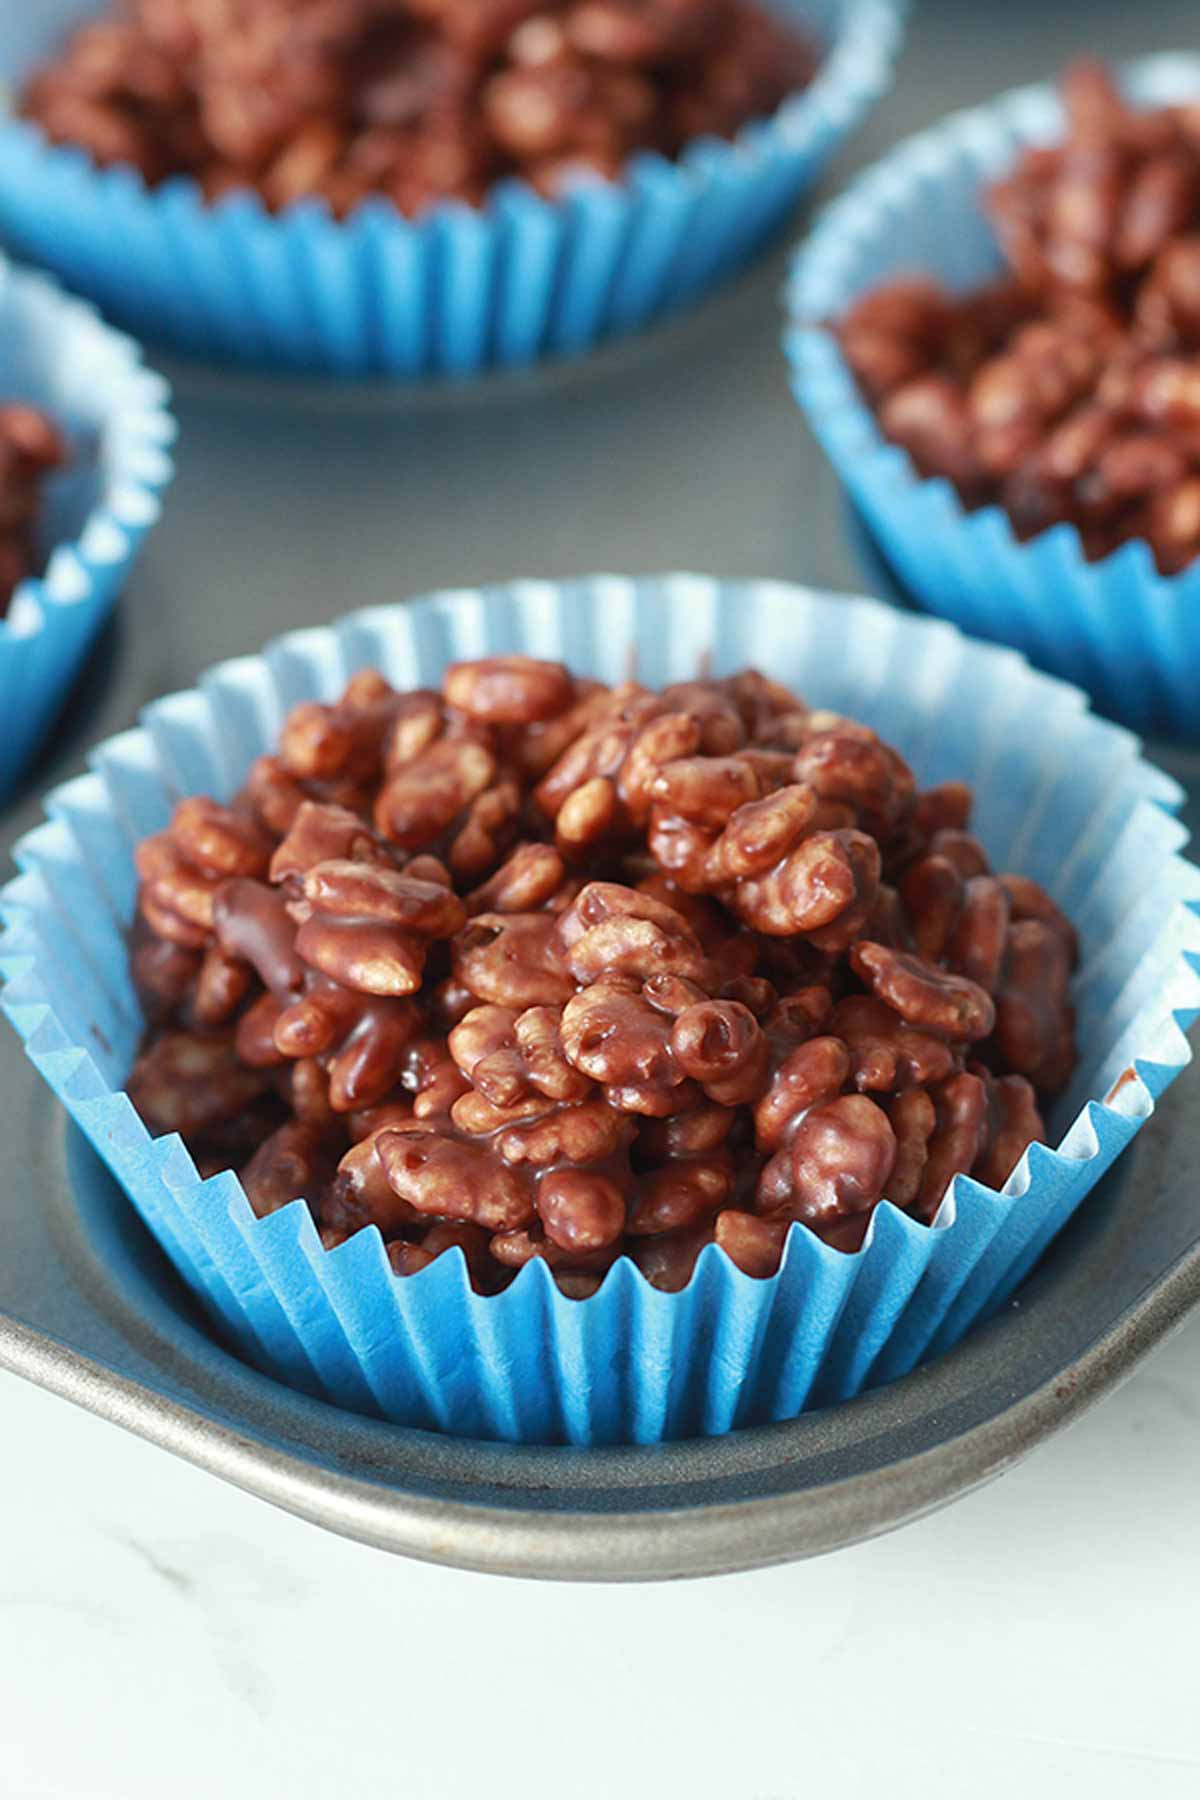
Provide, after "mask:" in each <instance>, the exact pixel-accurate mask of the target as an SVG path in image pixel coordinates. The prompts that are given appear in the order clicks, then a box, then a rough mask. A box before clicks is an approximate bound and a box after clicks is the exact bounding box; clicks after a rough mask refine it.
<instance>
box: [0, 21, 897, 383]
mask: <svg viewBox="0 0 1200 1800" xmlns="http://www.w3.org/2000/svg"><path fill="white" fill-rule="evenodd" d="M771 3H773V4H774V5H775V7H776V9H777V10H779V11H780V12H782V13H783V14H784V15H785V16H787V17H790V18H794V19H795V20H796V22H797V23H798V24H799V25H800V26H801V27H802V28H803V27H807V29H808V31H809V34H810V35H811V36H814V37H815V38H816V39H817V41H818V43H819V45H820V47H821V48H822V49H823V51H824V55H823V59H822V62H821V66H820V68H819V70H818V72H817V74H816V77H815V78H814V80H813V82H812V84H811V85H810V86H809V87H808V88H806V89H805V90H804V91H803V92H801V93H799V94H797V95H795V96H794V97H793V98H791V99H790V100H787V101H785V102H784V104H783V106H782V107H781V108H780V109H779V111H778V112H777V113H776V114H775V115H774V116H773V117H772V118H771V119H768V120H765V121H759V122H756V123H753V124H750V125H747V126H746V127H745V128H744V129H743V130H742V131H741V132H740V133H739V135H738V137H737V139H736V140H735V141H734V142H732V143H725V142H723V141H720V140H717V139H703V140H698V141H697V142H696V143H695V144H692V145H689V146H688V147H687V149H686V150H685V151H684V153H683V155H682V156H681V157H680V158H679V159H678V161H675V162H671V161H668V160H666V159H665V158H663V157H661V156H658V155H650V154H644V155H641V156H638V157H636V158H634V159H633V161H632V162H631V163H630V165H629V168H628V170H627V173H626V177H625V179H624V180H623V181H621V182H620V183H612V182H604V181H595V182H590V183H588V184H587V185H585V186H581V187H580V188H579V189H578V190H577V191H576V192H575V193H573V194H572V195H571V196H570V197H569V198H567V199H564V200H562V201H558V202H553V201H549V200H544V199H542V198H540V197H539V196H538V195H537V194H536V193H535V192H534V190H533V189H532V188H531V187H529V186H528V185H527V184H526V183H524V182H520V181H509V182H504V183H502V184H500V185H499V186H498V187H497V188H496V189H495V191H494V193H493V194H492V196H491V197H490V198H489V201H488V203H487V204H486V205H485V206H484V207H482V208H480V209H478V210H477V209H475V208H471V207H468V206H464V205H461V204H458V203H453V204H450V203H447V204H443V205H439V206H436V207H434V208H433V209H431V210H430V211H429V212H428V213H427V214H426V215H425V216H424V217H423V218H422V219H420V220H419V221H412V220H408V219H406V218H404V217H403V216H402V215H401V214H400V213H399V212H398V211H397V210H396V208H395V207H394V206H392V205H391V204H390V203H389V202H387V201H384V200H382V199H378V200H369V201H367V202H366V203H365V204H364V205H362V206H361V207H359V208H358V209H356V211H355V212H354V213H353V214H352V215H351V216H350V218H349V219H348V220H346V221H344V222H339V221H337V220H335V219H334V218H332V217H331V215H330V213H329V211H328V209H327V208H326V207H325V206H324V205H322V204H318V203H316V202H301V203H299V204H297V205H295V206H291V207H288V208H286V209H285V210H284V211H282V212H280V213H279V214H277V215H273V214H271V213H269V212H267V211H266V210H265V209H264V207H263V205H262V203H261V202H260V201H259V199H258V198H257V197H256V196H255V195H253V194H251V193H248V192H247V193H245V194H234V195H229V196H227V197H225V198H223V199H222V200H220V201H218V202H217V203H216V204H215V205H211V206H210V205H209V204H208V203H207V202H206V201H205V200H204V198H203V196H202V194H201V192H200V189H199V187H198V186H197V184H196V183H195V182H194V181H191V180H186V179H183V178H176V179H175V180H171V181H168V182H166V183H164V184H163V185H161V186H159V187H154V188H147V187H146V185H145V183H144V182H143V181H142V179H141V177H140V176H139V175H138V174H137V173H136V172H135V171H134V170H133V169H132V168H128V167H117V168H113V169H107V170H103V169H99V168H97V167H96V165H95V164H94V163H93V162H91V160H90V159H89V158H88V157H87V156H85V155H84V154H83V153H82V152H80V151H77V150H74V149H71V148H69V147H62V146H52V145H50V144H49V143H48V142H47V140H46V139H45V137H44V136H43V134H42V133H41V132H40V131H39V130H38V129H37V128H36V127H35V126H33V125H31V124H29V123H27V122H25V121H22V120H19V119H14V118H11V117H10V118H9V119H8V121H7V122H6V123H0V239H3V241H4V242H6V243H7V244H8V246H9V247H10V248H12V249H14V250H15V251H17V252H18V253H19V254H21V255H23V256H25V257H27V258H28V259H29V260H30V261H32V262H38V263H41V264H43V265H44V266H46V267H47V268H50V269H53V270H54V271H55V272H56V273H57V274H58V275H60V276H61V277H62V279H63V280H64V281H66V282H67V283H68V285H69V286H71V287H72V288H74V289H76V290H77V291H78V292H79V293H82V294H86V295H87V296H88V297H89V298H90V299H92V300H95V301H96V303H97V304H98V305H99V306H101V307H102V308H103V309H104V311H105V312H106V314H107V315H108V316H109V317H110V318H112V319H114V320H116V321H117V322H118V323H119V324H122V325H124V326H126V327H127V328H128V329H130V330H133V331H136V332H138V333H139V335H141V336H143V337H145V338H147V339H149V340H152V341H153V342H154V343H156V344H163V345H166V346H169V347H170V348H173V349H178V350H182V351H184V352H187V353H189V354H192V355H196V356H201V357H205V358H207V359H210V360H219V361H235V362H242V363H251V364H256V365H260V366H275V367H278V368H286V369H292V370H303V371H306V372H312V373H316V372H323V373H327V374H332V375H342V376H369V375H383V376H389V377H417V376H430V375H441V376H458V377H463V376H469V375H473V374H476V373H478V372H479V371H481V370H483V369H488V368H517V367H521V366H523V365H526V364H529V363H532V362H534V361H535V360H537V359H538V358H540V357H543V356H568V355H571V354H575V353H578V352H580V351H584V350H587V349H589V348H590V347H591V346H592V345H593V344H596V343H599V342H600V341H602V340H604V339H608V338H614V337H618V336H621V335H623V334H625V333H628V332H631V331H634V330H636V329H637V328H639V327H641V326H643V325H645V324H647V323H649V322H650V321H651V320H654V319H658V318H662V317H665V316H666V315H668V314H670V313H673V312H677V311H679V310H680V309H682V308H684V307H685V306H687V305H689V304H690V303H692V302H693V301H696V300H698V299H699V298H700V297H701V296H702V295H704V294H705V293H707V292H709V291H710V290H712V289H713V288H715V287H717V286H718V285H719V284H720V283H722V282H723V281H725V280H727V279H728V278H729V277H730V276H732V275H733V274H735V273H736V272H737V271H738V270H739V269H741V268H743V267H744V266H745V265H746V264H747V263H748V262H749V261H750V260H751V259H752V258H753V257H754V256H755V255H756V254H757V253H758V252H759V251H760V250H761V249H763V248H764V247H765V245H766V244H767V243H769V242H770V240H771V238H772V237H773V236H774V235H775V234H776V233H777V232H778V231H779V230H781V228H782V227H783V226H784V225H785V223H786V221H787V219H788V217H789V215H790V214H791V212H792V210H793V208H794V206H795V204H796V202H797V200H798V199H799V197H800V195H801V194H802V193H803V192H804V191H805V189H806V188H808V187H809V186H810V185H811V184H812V182H813V181H815V180H816V178H817V176H818V175H819V174H820V172H821V170H822V169H823V168H824V167H825V164H826V163H827V162H828V160H829V158H830V157H831V156H832V154H833V152H834V150H835V149H836V148H837V146H838V145H839V144H840V143H841V141H842V140H843V138H844V137H845V136H846V135H847V134H848V133H849V132H850V131H851V130H852V129H853V127H854V126H855V125H856V124H857V123H858V121H859V120H860V119H861V118H862V116H863V114H864V113H865V112H866V110H867V108H868V107H869V106H870V105H871V103H872V102H873V101H874V100H875V99H877V98H878V96H879V95H880V94H881V93H882V91H883V89H884V88H885V87H886V85H887V82H888V80H889V78H890V75H891V69H892V64H893V62H894V59H895V56H896V53H897V50H898V47H899V43H900V38H901V35H902V26H903V15H904V10H905V6H906V4H907V0H771ZM101 10H102V0H37V4H36V5H18V6H14V7H12V8H11V9H10V8H8V7H5V8H4V9H3V12H4V16H3V17H0V88H7V89H8V91H9V94H10V96H11V95H12V94H15V93H16V92H17V91H19V87H20V84H21V81H22V80H23V78H24V76H25V75H26V74H27V73H28V71H29V69H30V68H31V67H33V66H34V64H36V63H37V62H39V61H41V60H42V59H44V58H45V57H46V56H48V55H49V54H51V53H52V52H53V50H54V49H55V47H56V46H57V45H58V44H59V43H60V42H61V41H62V39H63V38H64V36H65V35H66V33H67V32H68V31H69V30H70V29H72V28H73V27H74V26H76V25H78V24H79V23H81V22H82V21H84V20H86V19H87V18H89V17H93V16H95V15H96V14H97V13H99V12H100V11H101ZM10 13H11V15H12V16H10ZM0 99H2V94H0Z"/></svg>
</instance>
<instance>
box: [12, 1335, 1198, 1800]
mask: <svg viewBox="0 0 1200 1800" xmlns="http://www.w3.org/2000/svg"><path fill="white" fill-rule="evenodd" d="M0 1442H3V1445H4V1467H5V1470H6V1479H5V1480H4V1482H3V1483H2V1484H0V1544H2V1545H3V1551H2V1552H0V1795H3V1796H5V1800H166V1797H168V1796H169V1800H201V1797H204V1800H209V1797H210V1796H221V1797H222V1800H242V1797H243V1796H246V1797H249V1796H254V1797H255V1800H260V1797H261V1796H275V1795H286V1796H288V1800H326V1797H327V1796H330V1795H333V1794H339V1795H354V1796H356V1797H357V1796H371V1797H373V1796H376V1795H385V1794H386V1795H389V1796H390V1795H393V1794H395V1795H402V1796H403V1800H467V1797H471V1800H474V1797H475V1796H480V1795H486V1796H488V1800H508V1796H513V1797H514V1800H515V1797H516V1796H531V1797H534V1800H540V1797H541V1796H550V1795H555V1796H559V1795H563V1796H568V1795H569V1796H570V1800H613V1797H615V1796H620V1795H627V1796H631V1797H632V1800H642V1797H643V1796H645V1797H647V1800H648V1797H649V1796H657V1795H660V1794H661V1795H680V1796H687V1797H688V1800H800V1797H801V1796H802V1795H803V1796H806V1797H807V1796H808V1795H810V1794H812V1793H813V1792H814V1791H817V1792H819V1793H821V1794H823V1795H834V1796H837V1800H842V1797H843V1796H860V1795H861V1796H871V1797H872V1800H873V1797H874V1796H876V1795H877V1794H880V1793H886V1795H887V1796H888V1800H907V1797H908V1796H910V1795H911V1796H913V1800H918V1797H919V1800H937V1797H940V1796H942V1795H945V1796H947V1797H949V1796H954V1797H955V1800H958V1797H959V1796H966V1795H970V1796H971V1800H1011V1796H1012V1795H1013V1794H1014V1792H1015V1793H1016V1794H1018V1795H1033V1796H1037V1797H1040V1796H1043V1795H1051V1794H1054V1795H1058V1794H1059V1793H1066V1792H1073V1793H1080V1794H1086V1795H1087V1796H1088V1797H1089V1800H1130V1797H1132V1796H1136V1797H1137V1800H1195V1796H1196V1795H1197V1794H1200V1707H1198V1706H1197V1671H1200V1533H1198V1531H1197V1508H1196V1496H1197V1494H1198V1493H1200V1321H1197V1322H1195V1323H1193V1324H1191V1325H1190V1326H1189V1327H1187V1328H1185V1329H1184V1330H1183V1331H1182V1332H1181V1333H1179V1334H1178V1335H1177V1336H1176V1337H1175V1338H1174V1339H1173V1340H1172V1341H1171V1342H1170V1343H1169V1344H1167V1345H1166V1346H1165V1348H1164V1349H1162V1350H1161V1351H1160V1352H1159V1354H1158V1355H1157V1356H1156V1357H1155V1358H1154V1359H1153V1360H1152V1361H1151V1362H1150V1363H1148V1364H1147V1365H1145V1366H1144V1367H1143V1369H1142V1370H1140V1371H1139V1373H1138V1374H1137V1375H1136V1376H1135V1377H1134V1379H1133V1380H1132V1381H1131V1382H1129V1383H1128V1384H1127V1385H1126V1386H1125V1387H1124V1388H1123V1389H1122V1390H1121V1391H1120V1392H1119V1393H1118V1394H1116V1395H1115V1396H1113V1397H1112V1398H1110V1399H1109V1400H1107V1401H1106V1402H1105V1403H1104V1404H1102V1405H1101V1406H1100V1407H1098V1408H1096V1409H1095V1410H1094V1411H1093V1412H1091V1413H1090V1414H1088V1415H1087V1416H1086V1417H1085V1418H1084V1419H1083V1420H1082V1421H1081V1422H1080V1423H1079V1424H1077V1425H1076V1426H1075V1427H1074V1428H1073V1429H1071V1430H1070V1431H1068V1432H1066V1433H1065V1434H1063V1435H1062V1436H1061V1437H1059V1438H1057V1439H1056V1440H1054V1441H1053V1442H1052V1443H1050V1444H1049V1445H1047V1446H1045V1447H1043V1448H1042V1449H1041V1450H1040V1451H1039V1452H1037V1453H1035V1454H1034V1455H1033V1456H1032V1457H1031V1458H1030V1459H1029V1461H1027V1462H1026V1463H1025V1464H1023V1465H1022V1466H1021V1467H1020V1468H1018V1469H1016V1470H1014V1471H1013V1472H1011V1473H1010V1474H1009V1475H1007V1476H1005V1477H1004V1478H1003V1479H1002V1480H1001V1481H999V1482H996V1483H994V1484H993V1485H992V1486H990V1487H989V1488H986V1489H984V1490H983V1491H981V1492H979V1493H977V1494H974V1495H972V1496H971V1497H969V1498H968V1499H966V1500H964V1501H961V1502H960V1503H959V1504H958V1505H956V1506H954V1507H952V1508H950V1509H949V1510H948V1511H946V1512H943V1513H940V1514H937V1515H935V1516H934V1517H932V1518H929V1519H926V1520H924V1521H922V1522H921V1523H920V1524H918V1525H914V1526H910V1527H909V1528H908V1529H907V1530H904V1531H902V1532H899V1533H897V1534H895V1535H893V1536H890V1537H887V1538H882V1539H879V1540H877V1541H876V1542H874V1543H870V1544H864V1545H860V1546H858V1547H857V1548H855V1549H853V1550H848V1551H843V1552H841V1553H839V1554H837V1555H835V1556H830V1557H826V1558H823V1559H821V1560H819V1561H817V1562H813V1563H803V1564H793V1565H791V1566H789V1567H786V1568H781V1569H775V1570H766V1571H763V1572H761V1573H757V1574H752V1575H739V1576H728V1577H725V1578H723V1579H720V1580H717V1581H706V1582H689V1583H684V1584H679V1585H675V1586H668V1587H641V1588H629V1587H625V1588H582V1587H553V1586H543V1585H538V1584H534V1583H529V1582H513V1581H506V1580H502V1579H499V1578H495V1577H488V1576H475V1575H466V1574H459V1573H456V1572H451V1571H446V1570H441V1569H435V1568H429V1567H424V1566H422V1565H419V1564H415V1563H409V1562H402V1561H398V1560H394V1559H391V1558H388V1557H385V1556H383V1555H382V1554H380V1553H379V1552H376V1551H372V1550H368V1549H366V1548H363V1547H361V1546H360V1545H358V1544H354V1543H349V1542H344V1541H342V1540H341V1539H338V1538H334V1537H331V1536H329V1535H328V1534H326V1533H324V1532H321V1531H319V1530H317V1529H316V1528H315V1527H313V1526H310V1525H306V1524H303V1523H301V1522H300V1521H298V1520H295V1519H292V1518H290V1517H288V1516H286V1515H285V1514H282V1513H279V1512H277V1511H275V1510H274V1509H273V1508H271V1507H269V1506H267V1505H265V1504H264V1503H263V1502H261V1501H258V1500H254V1499H251V1498H249V1497H247V1496H246V1495H243V1494H241V1493H239V1492H237V1491H235V1490H234V1489H233V1488H230V1487H227V1486H225V1485H224V1484H223V1483H222V1482H220V1481H218V1480H216V1479H215V1478H213V1477H212V1476H209V1475H205V1474H202V1473H200V1472H199V1471H197V1470H195V1469H193V1468H190V1467H188V1466H187V1465H185V1464H183V1463H181V1462H178V1461H176V1460H175V1459H174V1458H172V1457H170V1456H168V1455H167V1454H166V1453H164V1452H163V1451H160V1450H157V1449H155V1448H152V1447H151V1446H149V1445H147V1444H144V1443H141V1442H140V1441H138V1440H137V1439H135V1438H132V1437H129V1436H127V1435H126V1434H124V1433H123V1432H121V1431H119V1430H117V1429H116V1428H114V1427H113V1426H110V1425H107V1424H105V1423H103V1422H101V1421H100V1420H98V1419H95V1418H92V1417H90V1416H88V1415H86V1414H84V1413H82V1412H78V1411H76V1410H75V1409H74V1408H72V1407H70V1406H68V1405H67V1404H66V1403H64V1402H63V1401H60V1400H57V1399H53V1398H51V1397H50V1396H48V1395H46V1394H43V1393H40V1392H38V1391H37V1390H35V1389H33V1388H31V1387H29V1386H27V1385H25V1384H24V1383H22V1382H20V1381H18V1380H16V1379H15V1378H13V1377H11V1376H4V1377H0Z"/></svg>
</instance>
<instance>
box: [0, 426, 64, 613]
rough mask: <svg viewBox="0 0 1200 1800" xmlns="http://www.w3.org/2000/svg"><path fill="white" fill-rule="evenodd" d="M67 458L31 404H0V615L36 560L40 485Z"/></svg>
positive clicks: (58, 437)
mask: <svg viewBox="0 0 1200 1800" xmlns="http://www.w3.org/2000/svg"><path fill="white" fill-rule="evenodd" d="M66 459H67V447H66V444H65V442H64V441H63V438H62V435H61V433H60V432H59V430H58V427H57V426H56V425H55V424H54V422H53V420H52V419H50V418H49V417H48V416H47V414H45V413H44V412H39V410H38V409H37V408H36V407H34V406H24V405H18V404H17V403H15V402H13V403H10V404H9V405H7V406H4V405H0V617H3V615H4V614H5V613H6V612H7V611H8V607H9V604H10V602H11V600H12V597H13V595H14V594H15V593H16V591H17V588H18V587H19V586H20V584H21V583H22V582H23V581H24V580H25V578H26V576H28V575H32V574H34V573H35V572H36V571H37V569H38V566H39V562H40V559H39V556H38V551H37V543H36V536H37V522H38V511H39V507H40V504H41V497H42V485H43V483H44V481H45V479H46V477H47V475H49V474H50V473H51V471H52V470H54V469H57V468H60V467H61V466H62V464H63V463H64V462H65V461H66Z"/></svg>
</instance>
